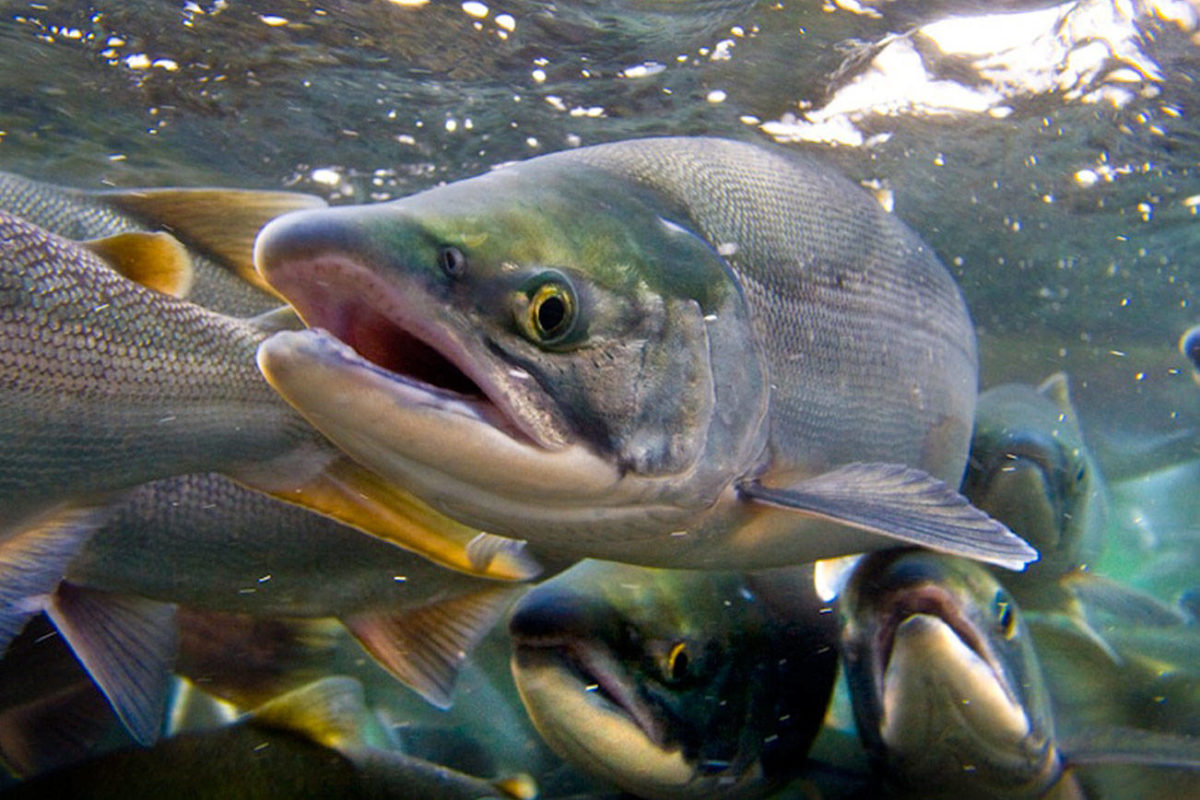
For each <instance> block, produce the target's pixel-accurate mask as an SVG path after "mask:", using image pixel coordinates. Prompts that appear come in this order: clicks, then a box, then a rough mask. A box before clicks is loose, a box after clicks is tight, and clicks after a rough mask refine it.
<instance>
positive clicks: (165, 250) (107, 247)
mask: <svg viewBox="0 0 1200 800" xmlns="http://www.w3.org/2000/svg"><path fill="white" fill-rule="evenodd" d="M80 244H82V245H83V246H84V247H86V248H87V249H88V250H91V251H92V252H93V253H95V254H96V255H98V256H100V257H101V258H102V259H104V261H105V262H106V263H107V264H108V265H109V266H110V267H112V268H113V269H115V270H116V271H117V272H119V273H121V274H122V275H124V276H125V277H126V278H128V279H129V280H131V281H133V282H135V283H140V284H141V285H142V286H145V287H146V288H147V289H153V290H154V291H156V292H162V293H163V294H168V295H171V296H172V297H181V298H182V297H187V295H188V292H190V291H191V289H192V281H193V279H194V278H195V272H194V271H193V269H192V259H191V258H190V257H189V256H188V252H187V248H185V247H184V246H183V245H182V244H180V243H179V240H178V239H176V238H175V237H174V236H172V235H171V234H169V233H162V232H161V231H160V232H157V233H151V232H148V231H129V232H126V233H118V234H115V235H113V236H105V237H103V238H101V239H90V240H88V241H86V242H80Z"/></svg>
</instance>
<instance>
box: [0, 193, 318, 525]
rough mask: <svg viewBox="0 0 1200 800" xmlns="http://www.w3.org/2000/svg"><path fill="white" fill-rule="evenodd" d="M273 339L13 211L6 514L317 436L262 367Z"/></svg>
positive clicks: (6, 224) (3, 280)
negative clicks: (134, 275) (141, 280)
mask: <svg viewBox="0 0 1200 800" xmlns="http://www.w3.org/2000/svg"><path fill="white" fill-rule="evenodd" d="M264 336H265V333H264V332H263V331H261V330H258V329H256V328H254V327H253V326H251V325H249V324H246V323H244V322H241V321H238V320H236V319H233V318H229V317H224V316H222V315H219V314H214V313H211V312H209V311H206V310H205V309H202V308H200V307H198V306H195V305H193V304H191V303H187V302H184V301H179V300H176V299H174V298H171V297H168V296H166V295H162V294H159V293H157V292H154V291H152V290H149V289H146V288H144V287H142V286H140V285H139V284H136V283H134V282H132V281H130V280H128V279H126V278H124V277H123V276H121V275H119V274H118V273H116V272H115V271H113V270H112V269H110V268H109V267H108V265H107V264H106V263H105V262H103V261H101V260H100V258H99V257H97V256H95V255H93V254H92V253H90V252H88V251H87V250H84V249H82V248H80V247H78V246H77V245H75V244H74V243H72V242H68V241H67V240H65V239H62V238H60V237H57V236H55V235H53V234H50V233H47V232H45V231H42V230H41V229H39V228H36V227H35V226H33V225H31V224H29V223H27V222H25V221H23V220H20V219H17V218H15V217H11V216H8V215H4V214H0V387H2V388H3V392H2V393H0V442H4V451H5V459H4V460H3V464H2V467H0V498H2V501H0V507H3V509H4V515H3V523H4V524H5V525H7V524H11V523H15V522H17V521H19V520H20V519H21V518H22V517H23V516H25V515H26V514H27V513H32V512H33V511H35V510H37V509H38V508H42V507H48V506H52V505H55V504H57V503H59V502H61V501H62V500H65V499H71V500H79V499H81V498H90V497H92V496H95V495H98V494H100V493H103V492H106V491H111V490H114V489H116V488H123V487H126V486H131V485H134V484H136V483H139V482H142V481H146V480H153V479H154V478H157V477H161V476H163V475H169V474H176V473H182V472H190V471H196V470H201V469H212V468H214V467H215V468H224V469H234V468H236V467H238V466H240V465H241V464H242V463H246V462H254V461H259V460H266V459H269V458H271V457H272V455H280V456H282V455H285V454H287V453H289V452H290V451H292V450H293V449H294V448H296V447H298V446H300V445H301V444H302V443H304V442H307V441H309V440H311V438H312V436H313V434H312V433H311V431H310V429H309V428H308V426H307V425H306V424H305V423H304V421H303V420H302V419H300V418H299V417H298V415H296V414H295V413H294V412H292V411H291V410H290V409H289V408H287V406H286V405H284V404H282V403H280V402H279V400H278V398H277V396H276V395H275V394H274V392H272V391H271V389H270V387H268V386H267V385H266V384H265V383H264V382H263V380H262V378H261V376H260V375H259V374H258V373H257V371H256V370H255V369H254V361H253V354H254V350H255V348H256V347H257V345H258V343H259V342H261V341H262V339H263V338H264Z"/></svg>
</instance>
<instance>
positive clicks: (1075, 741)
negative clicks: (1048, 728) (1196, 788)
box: [1062, 726, 1200, 769]
mask: <svg viewBox="0 0 1200 800" xmlns="http://www.w3.org/2000/svg"><path fill="white" fill-rule="evenodd" d="M1062 748H1063V751H1064V752H1065V753H1066V754H1067V761H1068V763H1070V764H1071V765H1072V766H1084V765H1098V764H1143V765H1146V766H1153V767H1180V768H1183V769H1200V738H1197V737H1195V736H1185V735H1181V734H1172V733H1163V732H1162V731H1149V730H1141V729H1138V728H1124V727H1119V726H1114V727H1111V728H1100V729H1094V730H1089V731H1088V732H1087V733H1086V734H1085V735H1083V734H1081V735H1078V736H1072V737H1070V738H1068V739H1067V740H1066V741H1064V742H1062Z"/></svg>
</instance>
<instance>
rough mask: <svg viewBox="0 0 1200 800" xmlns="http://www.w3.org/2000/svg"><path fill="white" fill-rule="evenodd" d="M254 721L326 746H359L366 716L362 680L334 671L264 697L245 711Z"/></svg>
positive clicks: (363, 737)
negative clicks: (252, 707) (318, 678)
mask: <svg viewBox="0 0 1200 800" xmlns="http://www.w3.org/2000/svg"><path fill="white" fill-rule="evenodd" d="M249 717H250V719H252V720H253V721H254V723H255V724H256V725H261V726H266V727H271V728H276V729H279V730H288V731H292V732H293V733H298V734H300V735H302V736H304V737H306V738H308V739H311V740H312V741H314V742H317V743H318V744H322V745H324V746H326V747H333V748H344V747H351V748H353V747H362V746H365V744H366V737H365V736H364V733H363V724H364V722H365V721H367V720H368V719H369V714H368V711H367V702H366V699H365V695H364V693H363V687H362V684H361V683H359V682H358V681H357V680H355V679H354V678H349V677H346V676H343V675H335V676H331V677H327V678H322V679H321V680H318V681H314V682H312V683H310V684H308V685H306V686H302V687H300V688H299V689H294V690H292V691H290V692H287V693H286V694H283V695H280V696H279V697H276V698H274V699H272V700H268V701H267V702H266V703H263V704H262V705H261V706H259V707H258V708H256V709H254V710H253V711H251V712H250V714H249Z"/></svg>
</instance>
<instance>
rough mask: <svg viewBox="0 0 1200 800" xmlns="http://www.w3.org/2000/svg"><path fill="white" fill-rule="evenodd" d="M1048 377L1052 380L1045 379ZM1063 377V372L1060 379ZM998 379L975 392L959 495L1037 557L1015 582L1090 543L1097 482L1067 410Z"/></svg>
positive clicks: (1066, 561)
mask: <svg viewBox="0 0 1200 800" xmlns="http://www.w3.org/2000/svg"><path fill="white" fill-rule="evenodd" d="M1052 380H1054V379H1052ZM1062 380H1065V378H1062ZM1056 385H1057V384H1052V383H1050V382H1047V384H1044V385H1043V387H1041V388H1040V389H1039V388H1035V387H1033V386H1029V385H1025V384H1004V385H1002V386H997V387H994V388H992V389H989V390H987V391H985V392H983V393H982V394H981V395H980V397H979V403H978V405H977V407H976V414H975V432H974V435H973V437H972V439H971V451H970V457H969V459H968V463H967V471H966V475H965V477H964V479H963V490H962V491H963V494H964V495H965V496H966V497H967V498H968V499H969V500H970V501H971V502H972V503H973V504H974V505H975V506H976V507H978V508H980V509H981V510H983V511H986V512H987V513H988V514H990V515H992V516H993V517H995V518H996V519H998V520H1000V521H1001V522H1003V523H1004V524H1005V525H1007V526H1008V527H1009V528H1010V529H1011V530H1012V531H1013V532H1014V533H1016V534H1018V535H1019V536H1021V537H1022V538H1024V539H1025V540H1026V541H1027V542H1029V543H1030V544H1031V545H1032V546H1033V547H1034V548H1035V549H1036V550H1037V551H1038V553H1039V555H1040V558H1039V560H1038V561H1037V562H1035V563H1033V564H1031V565H1030V566H1029V568H1028V569H1027V571H1026V573H1025V574H1024V575H1021V576H1019V577H1018V578H1016V580H1017V581H1020V582H1023V583H1024V582H1029V581H1045V580H1055V579H1057V578H1058V577H1060V576H1062V575H1063V574H1065V573H1067V572H1069V571H1071V570H1074V569H1076V568H1078V567H1079V566H1080V564H1081V563H1082V562H1083V561H1084V560H1085V559H1086V558H1087V557H1088V556H1090V555H1093V554H1094V553H1093V551H1094V550H1096V549H1097V548H1098V545H1099V542H1098V541H1097V540H1098V539H1099V538H1100V537H1101V533H1102V527H1103V524H1104V520H1105V516H1106V509H1107V502H1106V498H1105V492H1104V482H1103V478H1102V477H1101V475H1100V472H1099V469H1098V468H1097V466H1096V464H1095V462H1094V460H1093V459H1092V456H1091V453H1090V451H1089V450H1088V448H1087V446H1086V444H1085V443H1084V441H1083V434H1082V433H1081V431H1080V429H1079V425H1078V422H1077V421H1076V419H1075V414H1074V410H1073V409H1072V408H1071V407H1070V405H1069V401H1067V400H1066V398H1065V384H1064V385H1063V389H1062V391H1063V392H1064V394H1063V395H1062V397H1061V398H1055V397H1054V396H1052V394H1051V392H1050V391H1049V390H1050V389H1051V387H1053V386H1056Z"/></svg>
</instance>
